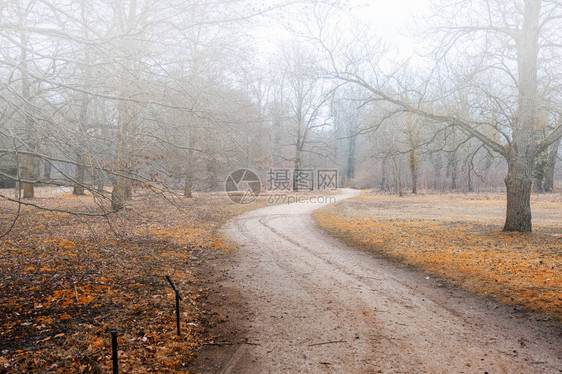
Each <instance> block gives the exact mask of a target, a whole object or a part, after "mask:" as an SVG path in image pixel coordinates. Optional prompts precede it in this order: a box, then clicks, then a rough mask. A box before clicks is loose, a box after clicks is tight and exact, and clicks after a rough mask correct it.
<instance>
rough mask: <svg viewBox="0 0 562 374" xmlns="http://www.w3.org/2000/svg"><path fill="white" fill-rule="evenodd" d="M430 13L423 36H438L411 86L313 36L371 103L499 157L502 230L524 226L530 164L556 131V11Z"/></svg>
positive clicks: (559, 43) (449, 7)
mask: <svg viewBox="0 0 562 374" xmlns="http://www.w3.org/2000/svg"><path fill="white" fill-rule="evenodd" d="M436 9H437V12H436V15H435V17H434V19H432V20H431V22H434V23H438V25H437V26H435V27H432V28H430V29H429V31H428V33H427V34H426V35H424V36H425V37H430V36H437V40H438V41H439V43H438V45H437V47H436V48H435V49H434V53H433V54H432V55H431V56H430V57H431V59H432V62H433V66H432V67H431V70H430V72H429V73H428V77H429V79H422V78H420V79H418V82H417V84H415V85H414V84H412V83H411V80H410V81H407V82H408V84H407V85H406V83H405V82H406V81H404V80H400V75H399V74H398V71H399V70H391V71H390V73H389V72H388V69H383V66H384V64H383V61H382V60H381V59H380V58H377V59H376V60H375V61H378V62H379V64H378V65H376V64H375V63H374V62H373V61H374V60H373V55H372V54H371V55H369V56H367V55H366V54H365V53H362V54H361V55H359V56H358V55H357V54H356V55H355V56H352V57H354V58H355V61H351V60H353V59H350V56H349V54H348V55H346V54H342V55H341V56H339V55H337V54H336V52H335V50H334V46H333V45H330V42H329V41H327V40H326V39H323V37H322V35H320V37H319V38H318V39H319V41H320V43H321V44H322V45H323V46H324V48H325V50H326V51H327V54H328V58H329V59H330V61H331V65H332V72H333V74H334V76H335V77H337V78H339V79H341V80H343V81H345V82H349V83H353V84H358V85H360V86H363V87H364V88H366V89H368V90H370V91H371V94H372V99H373V100H384V101H386V102H389V103H391V104H393V105H394V106H395V107H396V108H397V109H399V110H405V111H408V112H410V113H412V114H414V115H417V116H420V117H424V118H426V119H429V120H431V121H435V122H440V123H446V124H450V125H452V126H455V127H457V128H459V129H461V130H462V131H464V132H465V133H466V134H468V135H470V136H471V137H474V138H476V139H478V140H480V141H481V142H482V143H483V144H485V145H486V147H488V148H489V149H491V150H493V151H494V152H496V153H498V154H500V155H501V156H502V157H503V158H505V159H506V161H507V164H508V172H507V176H506V178H505V186H506V189H507V209H506V219H505V225H504V231H521V232H530V231H532V223H531V207H530V195H531V185H532V169H533V162H534V160H535V159H536V157H537V156H538V155H539V154H541V153H542V152H543V151H544V150H546V149H547V148H548V147H549V146H550V145H551V144H553V143H555V142H556V141H557V140H558V139H559V138H560V137H561V136H562V123H560V122H559V121H558V122H556V123H551V128H552V130H551V131H545V128H547V125H548V121H549V120H550V119H552V118H553V117H552V116H549V110H550V109H549V108H552V107H553V106H554V105H555V103H556V102H557V101H556V100H557V96H556V95H555V94H553V93H552V90H550V86H551V82H552V81H553V80H557V79H559V78H560V76H559V73H558V72H559V71H560V70H559V62H556V57H554V56H558V57H559V56H560V51H561V49H562V40H561V39H562V35H561V34H560V33H557V32H555V31H554V30H558V29H560V27H561V19H562V7H560V4H559V2H558V1H546V0H545V1H541V0H525V1H522V2H511V1H504V0H497V1H480V0H463V1H460V2H455V3H454V4H443V5H439V6H438V7H437V8H436ZM452 14H454V16H452ZM336 47H337V46H336ZM340 47H341V46H340ZM336 50H337V49H336ZM345 51H346V52H347V51H349V48H347V49H346V50H345ZM559 60H560V59H559V58H558V61H559ZM351 62H354V63H351ZM385 70H386V72H385ZM459 82H461V83H459ZM405 93H407V94H408V97H409V98H410V100H409V101H405V100H403V97H405ZM455 93H462V96H463V97H467V98H469V102H470V104H471V111H470V113H469V114H468V116H464V115H461V116H459V115H458V107H459V105H460V104H462V103H460V102H458V101H456V102H455V101H452V102H451V98H453V99H454V98H455ZM418 98H423V99H424V100H421V101H418V100H417V99H418ZM411 103H415V104H411ZM428 104H430V105H428ZM557 105H559V103H558V104H557ZM465 117H466V118H465Z"/></svg>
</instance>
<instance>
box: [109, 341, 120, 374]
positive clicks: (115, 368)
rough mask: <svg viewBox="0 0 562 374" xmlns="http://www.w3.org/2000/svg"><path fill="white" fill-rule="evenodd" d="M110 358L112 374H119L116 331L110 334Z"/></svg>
mask: <svg viewBox="0 0 562 374" xmlns="http://www.w3.org/2000/svg"><path fill="white" fill-rule="evenodd" d="M111 356H112V360H113V374H119V358H118V357H117V331H116V330H113V331H112V332H111Z"/></svg>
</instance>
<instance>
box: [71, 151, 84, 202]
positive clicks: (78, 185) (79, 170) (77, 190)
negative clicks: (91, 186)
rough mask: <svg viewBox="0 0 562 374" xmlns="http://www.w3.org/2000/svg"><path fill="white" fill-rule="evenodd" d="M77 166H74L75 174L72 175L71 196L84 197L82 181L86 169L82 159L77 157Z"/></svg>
mask: <svg viewBox="0 0 562 374" xmlns="http://www.w3.org/2000/svg"><path fill="white" fill-rule="evenodd" d="M77 160H78V165H76V174H75V175H74V188H73V189H72V194H73V195H85V194H86V193H85V192H84V180H85V176H86V168H85V167H84V165H83V163H82V157H80V156H79V157H78V159H77Z"/></svg>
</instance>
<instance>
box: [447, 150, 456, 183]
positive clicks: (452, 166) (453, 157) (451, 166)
mask: <svg viewBox="0 0 562 374" xmlns="http://www.w3.org/2000/svg"><path fill="white" fill-rule="evenodd" d="M448 167H449V172H450V173H451V190H453V191H454V190H456V189H457V152H452V153H451V155H450V156H449V163H448Z"/></svg>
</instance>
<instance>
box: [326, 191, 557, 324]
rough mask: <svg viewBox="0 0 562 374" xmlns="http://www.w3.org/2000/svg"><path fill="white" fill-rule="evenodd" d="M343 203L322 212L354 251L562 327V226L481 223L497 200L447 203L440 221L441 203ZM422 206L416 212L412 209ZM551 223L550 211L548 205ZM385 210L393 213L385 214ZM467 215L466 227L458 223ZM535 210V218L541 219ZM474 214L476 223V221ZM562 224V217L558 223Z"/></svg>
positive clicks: (385, 198)
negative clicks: (506, 227)
mask: <svg viewBox="0 0 562 374" xmlns="http://www.w3.org/2000/svg"><path fill="white" fill-rule="evenodd" d="M358 201H360V204H361V208H360V209H358V202H357V201H350V202H342V203H340V204H338V205H337V206H335V207H334V206H332V207H328V208H325V209H323V210H321V211H319V212H317V213H315V219H316V220H317V221H318V223H319V224H320V225H321V226H323V227H324V228H325V229H326V230H327V231H328V232H330V233H331V234H332V235H334V236H336V237H339V238H341V239H343V240H344V241H346V242H347V243H349V244H350V245H353V246H356V247H361V248H365V249H368V250H372V251H375V252H376V253H378V254H380V255H383V256H386V257H390V258H393V259H398V260H400V261H402V262H404V263H406V264H409V265H412V266H415V267H418V268H420V269H423V270H424V271H426V272H427V273H429V274H431V275H433V276H438V277H442V278H446V279H449V280H452V281H453V282H455V283H457V284H459V285H461V286H462V287H464V288H466V289H468V290H470V291H472V292H475V293H478V294H482V295H488V296H492V297H494V298H496V299H498V300H500V301H502V302H504V303H507V304H512V305H523V306H525V307H526V308H527V309H530V310H534V311H538V312H543V313H547V314H549V315H551V316H552V317H554V318H557V319H558V320H562V241H561V240H560V237H559V235H560V231H561V230H562V227H560V226H558V227H553V226H545V227H543V229H542V230H541V229H539V230H536V232H535V233H533V234H520V233H504V232H501V228H500V227H498V226H492V227H490V225H486V224H482V223H479V221H478V217H482V216H481V215H479V212H480V211H479V209H477V208H474V206H480V209H484V210H485V209H486V208H487V207H488V206H497V205H498V202H497V201H491V202H490V201H488V200H486V201H478V200H476V201H474V200H470V201H469V200H463V199H459V198H458V197H455V199H454V200H453V199H449V200H447V197H441V199H440V200H439V201H440V203H439V202H437V204H445V203H443V201H446V204H448V205H450V206H451V209H450V210H449V212H453V213H455V214H454V216H453V217H450V216H449V215H448V212H447V211H445V212H443V211H442V212H441V213H440V214H439V218H433V217H432V215H433V213H432V211H433V210H434V209H435V206H436V200H434V197H431V198H425V197H420V198H416V197H410V198H408V199H400V198H397V197H389V196H383V197H378V196H376V197H370V196H367V197H365V195H364V196H363V197H362V198H361V199H359V200H358ZM409 204H415V205H416V207H410V206H409ZM544 204H545V205H546V207H547V208H548V209H547V210H546V213H545V215H546V217H547V219H548V220H545V222H551V221H550V220H553V218H550V216H549V215H550V214H552V212H551V211H550V209H551V208H552V207H551V206H550V205H552V204H558V212H560V211H562V204H561V203H560V202H545V203H544ZM385 205H388V210H389V211H390V212H391V213H389V212H386V213H385V212H384V211H385ZM457 212H458V214H459V215H460V214H461V212H462V215H464V220H458V219H459V216H458V215H457V214H456V213H457ZM539 212H540V210H539V209H537V208H536V207H535V215H536V216H540V214H539ZM471 215H472V216H471ZM559 217H560V216H559Z"/></svg>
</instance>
